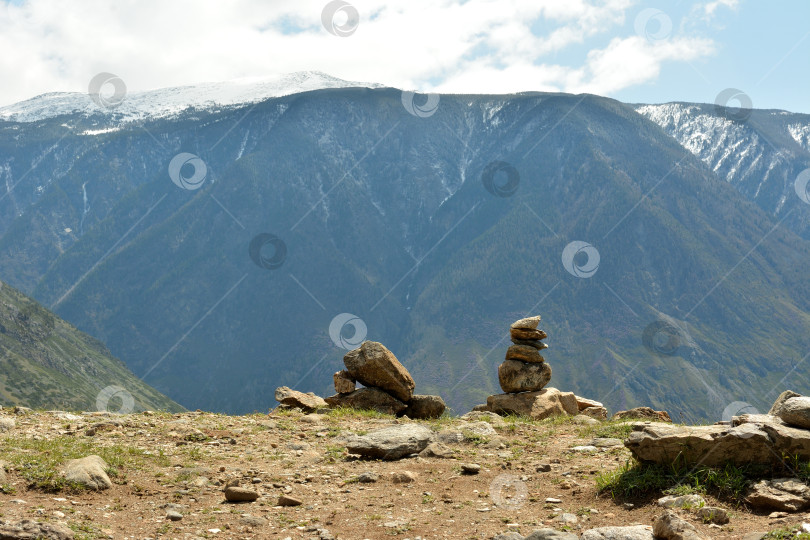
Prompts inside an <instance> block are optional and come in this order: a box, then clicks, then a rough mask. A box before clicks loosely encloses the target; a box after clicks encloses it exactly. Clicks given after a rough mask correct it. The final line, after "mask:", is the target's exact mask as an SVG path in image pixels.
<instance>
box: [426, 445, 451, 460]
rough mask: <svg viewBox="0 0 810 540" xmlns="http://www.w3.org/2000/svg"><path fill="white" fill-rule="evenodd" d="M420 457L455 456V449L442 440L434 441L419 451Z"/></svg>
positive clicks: (444, 457)
mask: <svg viewBox="0 0 810 540" xmlns="http://www.w3.org/2000/svg"><path fill="white" fill-rule="evenodd" d="M419 457H423V458H443V459H446V458H451V457H453V450H452V449H451V448H450V447H449V446H447V445H445V444H442V443H440V442H433V443H430V444H429V445H427V448H425V449H424V450H422V451H421V452H419Z"/></svg>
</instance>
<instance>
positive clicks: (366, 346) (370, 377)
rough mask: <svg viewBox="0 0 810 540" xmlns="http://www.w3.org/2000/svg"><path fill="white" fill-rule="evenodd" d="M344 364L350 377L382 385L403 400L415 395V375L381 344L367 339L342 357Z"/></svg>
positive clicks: (368, 383)
mask: <svg viewBox="0 0 810 540" xmlns="http://www.w3.org/2000/svg"><path fill="white" fill-rule="evenodd" d="M343 363H344V364H345V365H346V369H347V370H348V372H349V376H350V377H351V378H352V379H354V380H356V381H359V382H360V383H362V384H363V385H364V386H374V387H377V388H381V389H383V390H385V391H386V392H388V393H390V394H391V395H393V396H394V397H396V398H397V399H399V400H400V401H405V402H407V401H410V399H411V397H413V389H414V387H415V386H416V385H415V383H414V382H413V377H411V374H410V373H408V370H407V369H405V366H403V365H402V364H400V363H399V360H397V357H396V356H394V353H392V352H391V351H389V350H388V349H387V348H385V345H383V344H382V343H377V342H376V341H364V342H363V344H362V345H360V347H359V348H357V349H354V350H353V351H349V352H348V353H347V354H346V355H345V356H344V357H343Z"/></svg>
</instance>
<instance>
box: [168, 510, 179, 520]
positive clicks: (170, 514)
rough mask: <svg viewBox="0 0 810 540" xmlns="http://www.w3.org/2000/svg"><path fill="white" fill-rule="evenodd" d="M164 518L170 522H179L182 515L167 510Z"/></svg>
mask: <svg viewBox="0 0 810 540" xmlns="http://www.w3.org/2000/svg"><path fill="white" fill-rule="evenodd" d="M166 518H167V519H169V520H171V521H180V520H181V519H183V514H181V513H180V512H175V511H174V510H169V511H168V512H166Z"/></svg>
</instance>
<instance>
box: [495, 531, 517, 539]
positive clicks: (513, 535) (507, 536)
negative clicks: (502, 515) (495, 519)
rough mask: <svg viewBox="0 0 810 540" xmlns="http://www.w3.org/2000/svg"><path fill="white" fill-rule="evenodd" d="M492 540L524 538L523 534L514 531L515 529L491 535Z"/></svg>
mask: <svg viewBox="0 0 810 540" xmlns="http://www.w3.org/2000/svg"><path fill="white" fill-rule="evenodd" d="M492 540H524V538H523V536H521V535H520V534H518V533H516V532H515V531H509V532H505V533H501V534H499V535H497V536H493V537H492Z"/></svg>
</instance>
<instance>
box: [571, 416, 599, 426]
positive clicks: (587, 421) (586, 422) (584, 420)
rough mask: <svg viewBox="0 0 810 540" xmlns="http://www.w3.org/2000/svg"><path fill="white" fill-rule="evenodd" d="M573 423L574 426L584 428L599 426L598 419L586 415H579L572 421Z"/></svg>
mask: <svg viewBox="0 0 810 540" xmlns="http://www.w3.org/2000/svg"><path fill="white" fill-rule="evenodd" d="M571 422H573V423H574V424H580V425H583V426H598V425H599V423H600V422H599V420H597V419H596V418H592V417H590V416H586V415H584V414H578V415H576V416H574V417H573V418H572V419H571Z"/></svg>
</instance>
